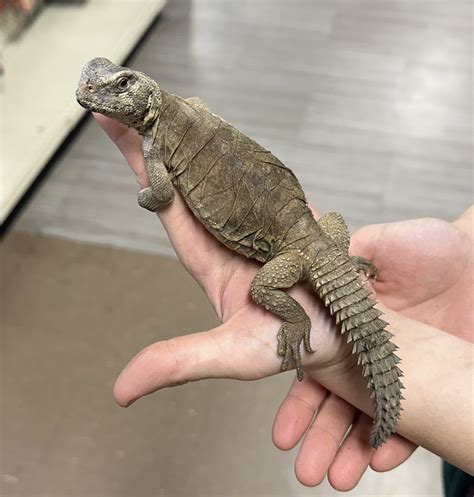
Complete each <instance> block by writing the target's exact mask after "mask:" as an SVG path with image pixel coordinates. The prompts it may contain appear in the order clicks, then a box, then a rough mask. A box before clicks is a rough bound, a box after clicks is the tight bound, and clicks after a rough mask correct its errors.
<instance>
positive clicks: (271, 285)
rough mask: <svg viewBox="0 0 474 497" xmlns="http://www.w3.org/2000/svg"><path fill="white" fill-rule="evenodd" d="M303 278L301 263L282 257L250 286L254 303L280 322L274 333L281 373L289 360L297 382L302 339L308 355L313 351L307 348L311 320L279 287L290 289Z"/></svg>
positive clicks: (300, 372) (295, 258) (298, 259)
mask: <svg viewBox="0 0 474 497" xmlns="http://www.w3.org/2000/svg"><path fill="white" fill-rule="evenodd" d="M303 276H304V264H303V261H302V259H301V257H300V256H299V255H298V254H292V253H287V254H282V255H279V256H277V257H275V259H272V260H271V261H269V262H267V263H266V264H265V265H264V266H263V267H261V268H260V269H259V271H258V272H257V274H256V275H255V277H254V279H253V281H252V285H251V295H252V298H253V300H254V302H255V303H257V304H259V305H262V306H263V307H265V309H267V310H268V311H270V312H272V313H273V314H275V315H277V316H278V317H279V318H281V319H282V320H283V324H282V326H281V328H280V331H279V332H278V336H277V338H278V354H279V355H280V356H282V357H283V362H282V364H281V369H282V371H286V370H287V369H288V368H289V366H290V362H291V359H293V360H294V362H295V366H296V374H297V377H298V380H300V381H301V380H302V379H303V366H302V364H301V353H300V346H301V342H302V341H303V340H304V345H305V348H306V350H307V351H308V352H314V350H313V349H312V348H311V345H310V340H309V338H310V331H311V321H310V319H309V317H308V315H307V314H306V312H305V311H304V310H303V308H302V307H301V305H300V304H298V302H296V300H294V299H293V298H292V297H290V296H289V295H287V294H286V293H285V292H284V291H282V290H280V288H290V287H292V286H293V285H294V284H296V283H298V281H300V280H301V279H302V278H303Z"/></svg>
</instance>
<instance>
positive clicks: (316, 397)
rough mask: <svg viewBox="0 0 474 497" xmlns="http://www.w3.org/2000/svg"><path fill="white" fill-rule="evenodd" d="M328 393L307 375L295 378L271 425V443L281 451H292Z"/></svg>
mask: <svg viewBox="0 0 474 497" xmlns="http://www.w3.org/2000/svg"><path fill="white" fill-rule="evenodd" d="M327 395H328V391H327V390H326V389H325V388H324V387H322V386H321V385H320V384H319V383H317V382H315V381H314V380H313V379H312V378H311V377H310V376H309V375H308V374H306V375H305V377H304V379H303V381H298V380H297V379H296V378H295V379H294V380H293V383H292V384H291V387H290V390H289V392H288V394H287V395H286V397H285V399H283V402H282V403H281V405H280V407H279V409H278V412H277V414H276V416H275V421H274V423H273V434H272V436H273V443H274V444H275V445H276V446H277V447H278V448H279V449H281V450H289V449H292V448H293V447H294V446H295V445H296V444H297V443H298V442H299V441H300V440H301V437H302V436H303V434H304V433H305V431H306V430H307V429H308V427H309V425H310V423H311V421H312V419H313V417H314V414H315V412H316V411H317V410H318V408H319V406H320V405H321V403H322V402H323V400H324V399H325V398H326V396H327Z"/></svg>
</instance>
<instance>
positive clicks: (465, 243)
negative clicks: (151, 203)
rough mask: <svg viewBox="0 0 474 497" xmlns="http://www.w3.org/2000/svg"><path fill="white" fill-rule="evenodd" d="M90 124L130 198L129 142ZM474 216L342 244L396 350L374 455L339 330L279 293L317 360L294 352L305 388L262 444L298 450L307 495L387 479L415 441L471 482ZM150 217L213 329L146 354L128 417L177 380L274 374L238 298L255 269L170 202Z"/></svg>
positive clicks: (273, 328)
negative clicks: (393, 404) (372, 275)
mask: <svg viewBox="0 0 474 497" xmlns="http://www.w3.org/2000/svg"><path fill="white" fill-rule="evenodd" d="M95 117H96V119H97V120H98V121H99V123H100V124H101V126H102V127H103V128H104V129H105V131H106V132H107V133H108V135H109V136H110V137H111V138H112V140H113V141H114V142H115V143H116V144H117V146H118V147H119V148H120V150H121V151H122V152H123V154H124V155H125V157H126V158H127V160H128V162H129V164H130V166H131V167H132V170H133V171H134V173H135V174H136V176H137V179H138V182H139V184H140V187H141V188H143V187H146V186H148V178H147V175H146V172H145V167H144V160H143V155H142V152H141V148H140V138H139V137H138V136H137V135H136V133H135V132H134V131H132V130H129V129H127V128H124V127H122V126H121V125H119V124H117V123H115V122H114V121H112V120H110V119H109V118H106V117H104V116H101V115H96V116H95ZM473 212H474V209H473V208H472V207H471V208H470V209H469V210H468V211H466V213H464V214H463V215H462V216H461V217H460V218H459V219H458V220H457V221H456V222H455V223H446V222H444V221H440V220H433V219H430V220H428V219H425V220H414V221H406V222H401V223H392V224H387V225H374V226H368V227H365V228H363V229H362V230H359V231H358V232H357V233H355V234H354V236H353V237H352V241H351V252H353V253H356V254H358V255H362V256H364V257H367V258H369V259H371V260H373V262H374V263H375V265H376V266H377V267H378V268H379V271H380V275H379V278H378V280H377V281H376V282H375V284H374V290H375V291H376V294H377V298H378V300H379V301H381V302H382V303H383V305H384V306H387V307H382V306H380V308H381V309H382V310H383V311H384V312H386V314H387V318H386V320H387V321H389V322H390V331H391V332H392V333H394V335H395V337H394V341H395V343H397V345H398V346H399V347H400V350H399V351H398V352H399V354H398V355H399V356H400V357H401V358H402V361H403V363H402V364H403V370H404V373H405V378H404V384H405V387H406V390H405V391H404V395H405V397H406V400H405V401H403V408H404V411H403V413H402V417H401V419H400V422H399V424H398V428H397V431H398V434H397V435H393V436H392V437H391V438H390V439H389V441H388V442H387V443H386V444H385V445H383V446H382V447H381V448H379V449H378V450H377V451H374V450H373V449H371V448H370V447H369V445H368V439H369V432H370V426H371V419H370V417H369V416H370V414H371V412H372V406H371V403H370V400H369V397H368V393H367V388H366V385H365V382H364V380H363V378H362V376H361V374H360V371H358V370H354V363H353V357H352V356H350V354H349V353H348V349H347V347H345V346H344V341H343V340H341V339H340V336H339V331H338V329H337V327H336V326H335V325H334V323H333V322H332V320H331V319H330V317H329V315H328V313H327V310H325V309H324V308H323V307H322V306H321V305H320V303H319V302H318V300H317V298H315V296H314V295H313V294H311V293H310V292H308V291H307V290H305V289H304V288H302V287H296V288H293V289H291V290H290V293H291V295H293V296H294V297H295V298H296V299H297V300H298V301H299V302H300V303H301V304H302V305H303V307H304V309H305V310H306V312H307V313H308V315H309V316H310V318H311V322H312V330H313V332H312V334H311V335H312V339H311V344H312V347H313V348H314V349H315V350H316V351H317V352H316V353H315V354H304V359H303V365H304V368H305V370H306V372H307V374H306V375H305V380H304V381H303V382H301V383H300V382H296V381H295V382H294V383H293V384H292V386H291V388H290V391H289V393H288V395H287V397H286V398H285V400H284V401H283V403H282V405H281V406H280V409H279V411H278V413H277V416H276V419H275V423H274V427H273V440H274V443H275V445H276V446H277V447H279V448H281V449H284V450H285V449H289V448H291V447H293V446H294V445H296V444H297V443H298V442H299V441H300V440H301V439H303V442H302V445H301V448H300V451H299V454H298V456H297V459H296V462H295V473H296V477H297V478H298V480H299V481H300V482H301V483H303V484H305V485H310V486H313V485H317V484H318V483H320V482H321V481H322V480H323V478H324V476H325V475H326V474H327V475H328V479H329V481H330V483H331V484H332V485H333V486H334V487H335V488H336V489H338V490H350V489H351V488H353V487H354V486H355V485H356V484H357V482H358V481H359V479H360V477H361V476H362V474H363V473H364V472H365V470H366V469H367V467H368V466H369V464H370V466H371V467H372V468H373V469H375V470H377V471H387V470H389V469H392V468H394V467H396V466H397V465H399V464H400V463H402V462H403V461H404V460H406V459H407V458H408V457H409V455H410V454H411V453H412V452H413V450H414V449H415V448H416V445H417V444H418V445H422V446H424V447H426V448H428V449H429V450H431V451H433V452H434V453H436V454H438V455H440V456H441V457H443V458H445V459H446V460H448V461H450V462H451V463H453V464H454V465H456V466H458V467H460V468H462V469H464V470H465V471H467V472H469V473H471V474H472V473H473V471H474V458H473V456H472V455H471V454H470V451H469V448H470V447H472V445H473V442H474V434H473V429H472V415H473V401H472V367H473V364H472V363H473V354H472V352H473V346H472V345H471V343H469V341H468V340H472V329H473V326H472V325H473V321H474V317H473V310H472V295H473V279H472V275H473V274H474V271H473V269H474V268H473V265H474V261H473V257H472V239H473V234H472V219H473ZM158 216H159V217H160V219H161V221H162V223H163V225H164V226H165V229H166V230H167V233H168V235H169V237H170V240H171V243H172V244H173V246H174V248H175V250H176V253H177V255H178V257H179V259H180V260H181V262H182V263H183V265H184V266H185V267H186V269H187V270H188V271H189V272H190V273H191V274H192V275H193V276H194V278H195V279H196V281H197V282H198V283H199V284H200V286H201V287H202V288H203V290H204V291H205V292H206V295H207V296H208V298H209V301H210V303H211V305H212V306H213V308H214V309H215V311H216V313H217V315H218V317H219V318H220V319H221V321H222V325H221V326H219V327H217V328H215V329H213V330H208V331H205V332H200V333H194V334H191V335H186V336H182V337H177V338H173V339H171V340H167V341H162V342H157V343H155V344H153V345H151V346H149V347H147V348H146V349H144V350H143V351H142V352H140V353H139V354H138V355H137V356H136V357H135V358H134V359H132V361H131V362H130V363H129V365H128V366H127V367H126V368H125V369H124V371H123V372H122V374H121V375H120V377H119V378H118V380H117V382H116V385H115V389H114V395H115V398H116V400H117V402H118V403H119V404H120V405H122V406H127V405H130V404H131V403H132V402H134V401H136V400H137V399H139V398H140V397H143V396H145V395H148V394H150V393H152V392H155V391H157V390H160V389H161V388H164V387H168V386H172V385H176V384H181V383H184V382H186V381H196V380H199V379H204V378H236V379H244V380H251V379H258V378H263V377H265V376H269V375H272V374H275V373H277V372H279V371H280V365H281V362H280V361H281V358H279V356H278V355H277V354H276V338H275V337H276V333H277V332H278V329H279V325H280V323H279V321H278V319H277V318H276V317H274V316H273V315H272V314H270V313H268V312H266V311H265V310H263V309H262V308H261V307H259V306H257V305H255V304H254V303H253V302H252V300H251V298H250V294H249V288H250V283H251V281H252V279H253V276H254V275H255V273H256V271H257V270H258V268H259V265H258V263H256V262H255V261H253V260H249V259H245V258H244V257H241V256H239V255H238V254H235V253H234V252H232V251H230V250H228V249H227V248H225V247H224V246H223V245H221V244H220V243H219V242H218V241H217V240H216V239H214V237H212V236H211V235H210V234H209V233H208V232H207V231H206V230H205V229H204V228H203V226H202V225H201V224H200V223H199V222H198V221H197V220H196V219H195V218H194V216H193V215H192V214H191V213H190V211H189V210H188V208H187V206H186V205H185V203H184V201H183V200H182V198H181V197H180V196H179V195H175V199H174V201H173V202H172V204H171V205H170V206H168V207H166V208H164V209H163V210H161V211H159V212H158ZM389 308H390V310H389ZM316 411H317V413H318V414H317V416H316V417H315V416H314V415H315V413H316ZM348 430H349V431H348ZM347 431H348V434H347V436H346V437H345V438H344V435H345V433H346V432H347ZM343 440H344V441H343ZM341 442H342V445H341Z"/></svg>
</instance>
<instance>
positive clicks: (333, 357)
mask: <svg viewBox="0 0 474 497" xmlns="http://www.w3.org/2000/svg"><path fill="white" fill-rule="evenodd" d="M97 119H98V121H99V122H100V123H101V124H102V125H103V127H104V128H105V129H106V131H107V132H108V133H109V135H110V136H111V137H112V139H113V140H114V141H115V142H116V143H117V145H118V146H119V147H120V148H121V150H122V152H123V153H124V155H125V156H126V157H127V159H128V161H129V162H130V164H131V166H132V169H134V171H135V173H136V174H137V177H138V179H139V183H140V184H141V186H142V187H143V186H147V178H146V173H145V169H144V163H143V157H142V154H141V149H140V146H139V138H138V137H137V136H136V135H135V133H134V132H133V131H130V130H126V129H125V128H122V127H121V126H119V125H117V124H116V123H114V122H113V121H110V120H109V119H107V118H104V117H102V116H97ZM159 216H160V218H161V220H162V222H163V224H164V226H165V228H166V230H167V232H168V234H169V236H170V240H171V242H172V243H173V245H174V247H175V249H176V252H177V254H178V257H179V258H180V259H181V261H182V263H183V264H184V265H185V267H186V268H187V269H188V271H190V272H191V274H193V276H194V277H195V278H196V280H197V281H198V282H199V284H200V285H201V286H202V287H203V289H204V291H205V292H206V294H207V295H208V297H209V300H210V301H211V304H212V305H213V307H214V309H215V310H216V312H217V314H218V316H219V317H220V318H221V320H222V321H223V325H222V326H219V327H218V328H216V329H214V330H210V331H208V332H204V333H196V334H194V335H187V336H184V337H178V338H175V339H173V340H168V341H163V342H159V343H157V344H154V345H152V346H150V347H148V348H147V349H145V350H144V351H142V352H141V353H140V354H139V355H138V356H137V357H136V358H135V359H133V360H132V361H131V363H130V364H129V365H128V366H127V367H126V368H125V370H124V372H123V373H122V374H121V376H120V377H119V379H118V380H117V383H116V386H115V390H114V392H115V397H116V399H117V402H118V403H119V404H121V405H129V404H130V403H131V402H133V401H134V400H136V399H138V398H140V397H142V396H143V395H147V394H149V393H151V392H153V391H156V390H158V389H160V388H164V387H166V386H170V385H173V384H180V383H183V382H185V381H189V380H197V379H201V378H211V377H232V378H239V379H254V378H261V377H264V376H267V375H269V374H274V373H276V372H278V371H279V367H280V359H279V358H278V356H277V355H276V352H275V349H276V345H275V336H276V332H277V330H278V327H279V324H280V323H279V321H278V320H277V319H276V318H275V317H274V316H273V315H271V314H269V313H266V312H265V311H263V310H262V309H261V308H259V307H257V306H255V305H254V304H253V302H252V301H251V300H250V298H249V292H248V289H249V287H250V282H251V280H252V278H253V275H254V274H255V272H256V270H257V269H258V264H256V263H255V262H253V261H250V260H246V259H244V258H242V257H240V256H238V255H237V254H234V253H233V252H231V251H229V250H227V249H226V248H225V247H223V246H222V245H221V244H219V243H218V242H217V241H216V240H215V239H214V237H212V236H211V235H210V234H209V233H208V232H207V231H206V230H205V229H204V228H203V227H202V226H201V224H200V223H199V222H198V221H197V220H196V219H195V218H194V217H193V216H191V215H190V213H189V211H188V209H187V207H186V205H185V204H184V202H183V201H182V199H181V198H180V197H179V196H177V197H176V199H175V201H174V202H173V204H172V205H171V206H170V207H168V208H166V209H164V210H163V211H161V212H160V213H159ZM361 255H362V254H361ZM290 293H291V294H292V295H294V296H295V297H296V298H297V299H298V300H299V301H300V302H301V303H302V305H303V306H304V307H305V310H306V311H307V312H308V314H309V316H310V317H311V320H312V322H313V325H315V324H316V326H315V328H316V329H317V332H316V333H313V340H312V345H313V347H315V348H316V349H317V351H318V352H317V354H314V355H311V356H307V355H305V360H304V365H305V368H306V369H307V371H308V372H309V373H311V374H314V373H315V372H316V373H317V372H318V371H322V370H325V369H327V370H329V369H331V368H333V370H334V368H336V369H337V368H338V367H344V360H345V358H346V355H347V348H346V347H345V346H344V344H343V342H342V340H341V339H340V338H339V337H338V334H337V333H336V332H335V328H334V325H333V324H332V322H331V320H330V319H329V318H328V316H327V313H326V312H325V311H324V310H322V309H321V306H320V305H319V303H318V302H317V301H316V299H315V298H314V296H313V295H311V294H309V293H307V292H306V291H304V290H303V289H301V288H295V289H292V290H291V292H290ZM306 377H307V379H306V380H305V382H306V384H305V382H303V384H301V387H303V386H307V385H308V384H309V385H310V384H311V383H310V382H311V380H310V378H309V375H308V374H307V375H306ZM331 399H332V400H335V402H332V401H330V400H331ZM339 401H340V402H339ZM339 401H338V400H337V397H335V396H334V395H332V397H330V398H328V400H327V402H325V403H324V405H323V406H322V407H321V409H320V410H319V415H320V416H318V418H319V419H320V420H321V418H322V414H323V413H324V411H325V410H326V411H328V412H329V413H330V412H332V413H333V414H334V416H335V417H336V418H338V419H340V420H342V422H339V423H338V427H337V430H338V431H339V434H338V435H337V436H338V437H339V441H340V440H341V439H342V437H343V435H344V432H345V431H346V429H347V428H348V427H349V425H350V424H351V421H352V419H353V418H354V413H355V412H356V410H355V409H354V408H352V407H350V406H348V405H347V404H345V403H344V402H343V401H341V400H340V399H339ZM313 406H314V403H313ZM330 407H331V409H329V408H330ZM313 413H314V410H313ZM311 417H312V416H311ZM358 419H359V420H358V421H356V422H355V423H354V424H353V427H352V429H351V431H350V432H349V434H348V436H347V437H346V439H345V442H344V445H343V447H341V449H342V448H344V447H345V448H346V449H347V448H348V447H350V443H351V440H352V442H353V444H352V445H353V446H356V445H357V443H359V445H360V446H361V450H360V451H352V453H350V451H348V450H341V449H340V450H339V451H337V447H338V445H339V443H336V444H335V443H334V441H332V440H329V443H330V444H332V446H333V447H335V450H333V453H334V454H335V455H334V457H333V460H334V463H336V462H337V461H339V462H338V464H335V465H334V466H331V470H330V478H331V474H332V475H333V481H332V483H333V484H334V485H335V486H336V488H337V485H338V475H339V474H341V473H345V474H342V480H343V485H342V486H341V490H342V489H347V488H343V486H344V485H345V486H346V487H347V486H348V482H350V480H351V479H352V480H353V481H354V475H356V477H357V475H359V477H360V475H361V474H362V473H363V471H364V470H365V467H367V464H368V461H369V460H370V457H371V454H372V450H371V449H368V447H367V445H364V443H365V444H367V442H366V440H367V439H368V433H367V434H366V436H364V435H363V432H364V430H365V431H367V432H368V428H367V427H368V426H369V425H370V419H369V418H368V417H367V416H365V415H363V414H360V415H359V418H358ZM344 426H345V427H344ZM341 431H342V434H341ZM332 436H334V434H332ZM359 439H360V440H363V441H364V443H362V442H360V441H359ZM358 441H359V442H358ZM411 447H413V445H411V444H409V443H408V442H407V441H405V440H404V439H403V438H402V437H398V436H394V437H392V438H391V439H390V441H389V442H388V443H387V444H386V445H385V446H384V450H385V452H386V453H388V454H391V455H393V454H395V456H396V457H397V458H398V459H400V453H403V454H405V455H406V454H409V453H410V450H411ZM380 450H382V449H379V451H380ZM379 451H377V452H376V454H377V453H378V452H379ZM349 453H350V456H348V454H349ZM341 454H346V456H345V457H343V456H341ZM404 457H406V456H404ZM341 461H342V462H344V461H347V462H348V463H350V462H355V464H352V466H353V467H355V470H351V471H352V473H351V474H349V475H348V474H347V473H348V472H347V470H346V469H345V468H346V466H347V465H346V464H342V463H341ZM330 463H332V461H330ZM349 465H350V464H349ZM325 466H326V467H325ZM327 467H328V465H327V461H324V462H323V464H319V468H320V469H321V468H322V469H323V472H322V473H323V476H324V473H325V472H326V469H327ZM338 468H339V469H338ZM300 479H301V478H300ZM339 480H341V478H339ZM357 480H358V478H356V479H355V481H354V483H356V482H357ZM349 488H350V487H349Z"/></svg>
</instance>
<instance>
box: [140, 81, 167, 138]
mask: <svg viewBox="0 0 474 497" xmlns="http://www.w3.org/2000/svg"><path fill="white" fill-rule="evenodd" d="M150 83H151V84H152V89H151V91H150V94H149V96H148V104H147V110H146V113H145V115H144V117H143V121H142V124H141V125H140V126H138V127H137V131H138V132H139V133H140V134H141V135H144V134H146V133H147V131H149V130H150V129H151V128H153V127H154V126H155V124H157V123H158V122H159V119H160V115H161V109H162V104H163V99H162V93H163V91H162V90H161V89H160V87H159V86H158V85H157V84H156V83H155V81H153V80H151V79H150Z"/></svg>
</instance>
